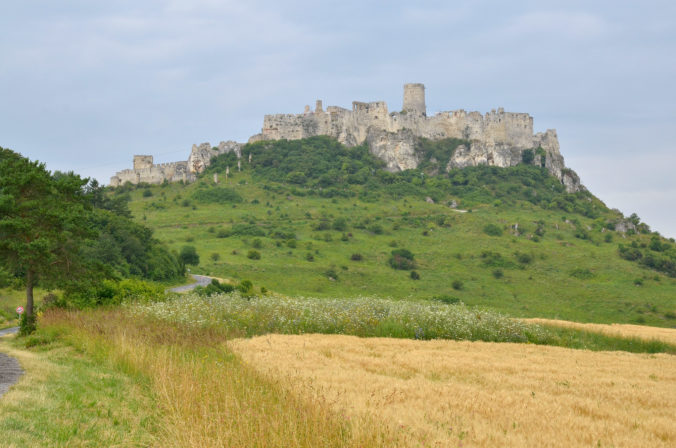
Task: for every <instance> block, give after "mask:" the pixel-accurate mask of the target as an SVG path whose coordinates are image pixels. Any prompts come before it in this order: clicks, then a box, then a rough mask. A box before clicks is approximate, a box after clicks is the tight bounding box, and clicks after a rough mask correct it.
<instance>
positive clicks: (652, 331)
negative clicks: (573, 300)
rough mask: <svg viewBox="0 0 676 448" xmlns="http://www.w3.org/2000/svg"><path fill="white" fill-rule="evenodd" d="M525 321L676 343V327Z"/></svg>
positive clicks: (544, 320)
mask: <svg viewBox="0 0 676 448" xmlns="http://www.w3.org/2000/svg"><path fill="white" fill-rule="evenodd" d="M521 320H523V321H525V322H530V323H533V324H542V325H555V326H559V327H565V328H575V329H578V330H586V331H593V332H598V333H604V334H607V335H610V336H622V337H625V338H640V339H646V340H650V339H657V340H658V341H662V342H666V343H668V344H676V328H659V327H648V326H645V325H631V324H610V325H607V324H582V323H579V322H571V321H567V320H557V319H540V318H534V319H521Z"/></svg>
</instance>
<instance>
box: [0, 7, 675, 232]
mask: <svg viewBox="0 0 676 448" xmlns="http://www.w3.org/2000/svg"><path fill="white" fill-rule="evenodd" d="M675 17H676V4H674V5H672V3H671V2H650V3H649V4H646V5H636V4H634V3H617V2H609V1H607V2H594V3H593V4H590V3H589V2H577V1H568V2H548V3H546V4H545V3H543V2H534V1H528V0H522V1H520V2H509V3H505V2H497V1H484V2H470V1H461V2H444V1H426V2H419V3H414V4H412V3H411V2H404V1H399V0H394V1H389V2H381V1H367V2H357V1H328V2H321V3H317V2H309V1H300V0H298V1H288V2H272V1H265V0H253V1H248V2H234V1H216V0H190V1H188V0H149V1H145V2H134V1H131V0H121V1H117V2H86V1H81V0H66V1H63V2H57V3H54V2H47V3H44V2H41V4H40V5H39V7H38V6H36V4H35V3H33V2H13V3H10V4H9V5H3V11H2V14H0V29H2V32H1V34H0V60H1V61H2V62H1V63H0V99H2V102H3V108H1V109H0V136H1V139H0V140H1V141H0V145H3V146H8V147H12V148H14V149H16V150H18V151H20V152H22V153H24V154H26V155H28V156H30V157H32V158H38V159H40V160H43V161H46V162H47V163H48V166H49V167H50V168H51V169H68V168H70V169H75V170H77V171H80V172H83V173H84V174H86V175H93V176H96V177H98V178H99V179H100V180H102V181H104V182H105V181H107V178H108V177H109V176H110V175H111V174H113V173H114V172H115V171H117V170H119V169H122V168H126V167H128V166H129V164H130V163H131V162H130V161H131V157H132V155H133V154H134V153H149V154H156V155H159V156H158V157H157V159H158V160H160V161H169V160H172V159H177V158H184V157H185V156H186V155H187V152H188V151H189V148H190V145H191V144H192V143H198V142H202V141H211V142H218V141H220V140H226V139H237V140H240V141H242V140H246V139H247V138H248V136H250V135H252V134H254V133H256V132H258V131H259V130H260V126H261V123H262V115H263V114H265V113H272V112H294V111H297V112H299V111H302V107H303V105H305V104H311V103H312V102H313V101H314V99H316V98H322V99H323V100H324V103H325V104H337V105H341V106H347V105H349V104H350V102H351V101H352V100H381V99H382V100H386V101H387V102H388V103H389V104H390V108H391V109H393V110H394V109H396V108H397V107H399V105H400V104H401V85H402V84H403V83H404V82H424V83H425V84H426V85H427V92H428V98H427V103H428V106H429V109H430V110H431V111H438V110H448V109H457V108H464V109H476V110H479V111H482V112H485V111H487V110H490V109H492V108H495V107H498V106H504V107H505V108H506V109H507V110H514V111H518V112H529V113H531V114H532V115H533V116H534V118H535V128H536V130H544V129H546V128H557V129H558V131H559V136H560V138H561V143H562V152H563V154H564V156H566V158H567V160H568V161H569V162H570V165H571V166H572V167H573V168H574V169H577V170H578V171H580V172H581V174H582V178H583V182H586V183H588V184H589V185H590V187H591V188H592V191H593V192H595V193H599V194H600V195H601V196H602V198H603V194H607V195H608V197H611V196H612V195H613V192H615V191H620V190H622V188H623V186H626V185H628V184H626V183H624V184H622V183H620V184H618V183H616V182H615V181H614V178H613V171H615V172H617V171H618V170H621V169H622V167H631V168H629V170H630V171H631V170H634V171H638V172H639V174H638V175H637V176H634V177H636V178H641V179H642V180H641V182H639V183H636V184H632V186H631V191H632V195H631V196H630V195H629V194H624V195H615V196H612V197H613V198H617V199H612V200H613V201H615V200H617V203H613V205H615V206H618V207H620V208H622V209H623V211H625V212H628V213H630V212H633V211H637V212H638V213H639V215H641V216H643V215H644V214H645V213H642V211H641V209H640V208H641V207H647V205H642V204H649V203H650V202H651V200H650V198H652V197H656V196H657V193H656V191H657V192H659V191H672V190H673V186H674V182H673V181H671V180H670V179H669V178H670V176H669V173H668V172H665V171H663V170H658V171H657V172H655V171H652V172H651V170H650V166H651V164H650V163H648V164H644V163H640V160H655V161H656V162H655V163H659V162H658V161H657V160H660V159H659V157H662V155H664V154H669V153H673V143H671V142H673V141H676V135H675V134H676V131H675V130H674V126H673V123H674V122H675V121H676V120H675V119H676V89H674V87H673V79H674V78H676V59H674V58H673V54H676V48H675V47H676V23H675V22H676V19H675ZM618 154H619V155H622V157H621V158H616V156H617V155H618ZM655 154H660V156H654V155H655ZM589 155H593V156H594V157H599V158H600V159H599V160H603V159H604V158H607V160H611V161H612V162H613V163H615V166H616V168H617V169H616V170H613V171H609V170H603V169H601V170H598V169H596V168H594V166H595V164H597V163H600V162H599V161H598V160H597V159H593V160H592V159H590V158H589ZM651 155H652V156H651ZM641 158H643V159H641ZM637 161H639V163H637ZM665 166H666V165H665ZM641 173H642V174H641ZM623 175H624V176H625V177H627V173H625V174H623ZM622 191H624V190H622ZM642 192H643V193H642ZM642 194H643V196H641V195H642ZM630 197H636V198H641V197H643V200H636V201H634V202H631V201H630V199H629V198H630ZM660 197H661V198H662V199H661V200H660V202H661V203H664V202H665V201H666V202H667V203H669V197H664V195H661V196H660ZM622 198H624V199H622ZM674 201H676V199H672V200H671V202H670V203H669V205H670V206H669V207H667V206H664V207H662V210H661V211H647V212H646V213H648V215H646V216H644V218H645V219H646V221H647V222H648V223H651V217H655V218H654V219H655V220H657V216H658V214H660V216H667V215H668V213H669V212H668V211H667V210H668V209H669V208H671V209H674V210H676V203H674ZM623 204H626V207H634V205H633V204H637V206H638V207H639V208H637V209H633V208H632V209H627V210H625V209H624V208H623V207H625V205H623ZM646 210H647V209H646ZM655 210H657V209H655ZM674 213H676V212H674ZM668 216H669V218H668V219H666V220H664V221H662V222H665V223H667V224H664V225H665V227H664V228H663V229H661V228H658V230H661V231H664V232H666V233H671V234H672V235H676V224H669V223H670V222H671V223H674V222H676V214H674V215H668Z"/></svg>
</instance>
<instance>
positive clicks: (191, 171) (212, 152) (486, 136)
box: [110, 84, 581, 191]
mask: <svg viewBox="0 0 676 448" xmlns="http://www.w3.org/2000/svg"><path fill="white" fill-rule="evenodd" d="M317 135H327V136H330V137H333V138H335V139H337V140H338V141H340V142H341V143H343V144H344V145H347V146H355V145H360V144H362V143H367V144H368V146H369V149H370V151H371V152H372V153H373V154H374V155H375V156H377V157H379V158H380V159H382V160H383V161H385V163H386V166H387V169H389V170H390V171H400V170H407V169H413V168H416V167H417V166H418V164H419V162H420V161H419V160H418V155H417V154H416V150H415V146H416V142H417V140H418V139H419V138H420V137H424V138H427V139H430V140H440V139H444V138H457V139H463V140H467V141H468V142H469V143H468V145H462V146H461V147H459V148H458V149H457V150H456V152H455V154H454V155H453V157H452V158H451V160H450V162H449V165H448V167H447V169H453V168H462V167H466V166H475V165H481V164H486V165H494V166H500V167H507V166H513V165H517V164H519V163H521V162H522V154H523V151H524V150H526V149H535V148H542V149H543V150H544V156H540V155H538V156H537V157H536V161H535V162H536V163H539V164H541V165H543V166H545V167H546V168H547V169H548V170H549V172H550V173H551V174H553V175H554V176H556V177H557V178H559V180H561V182H562V183H563V184H564V185H565V186H566V188H567V189H568V190H569V191H577V190H578V189H580V188H581V186H580V184H579V179H578V178H577V176H576V175H574V173H572V174H571V171H570V170H567V169H565V165H564V161H563V157H562V156H561V153H560V151H559V141H558V138H557V135H556V131H555V130H553V129H549V130H547V131H546V132H538V133H536V134H534V133H533V118H532V117H531V116H530V115H529V114H527V113H515V112H505V110H504V109H503V108H499V109H497V110H492V111H490V112H488V113H486V114H481V113H479V112H467V111H465V110H463V109H460V110H453V111H446V112H440V113H438V114H436V115H433V116H431V117H428V116H427V110H426V106H425V86H424V85H423V84H405V85H404V95H403V109H402V111H400V112H397V111H395V112H389V111H388V107H387V103H385V102H384V101H374V102H368V103H366V102H359V101H354V102H353V103H352V109H345V108H342V107H338V106H328V107H327V108H326V111H324V110H323V106H322V102H321V100H317V102H316V104H315V109H314V111H311V110H310V106H305V110H304V112H303V113H302V114H273V115H265V117H264V118H263V128H262V130H261V133H260V134H256V135H254V136H252V137H251V138H250V139H249V142H256V141H261V140H282V139H286V140H298V139H303V138H308V137H313V136H317ZM241 147H242V144H240V143H237V142H232V141H229V142H221V143H220V144H219V145H218V147H216V148H212V147H211V145H210V144H209V143H202V144H201V145H193V147H192V150H191V153H190V156H189V158H188V160H187V161H185V162H175V163H170V164H160V165H155V164H153V158H152V156H141V155H138V156H134V169H132V170H123V171H120V172H119V173H117V174H116V175H115V176H113V177H112V178H111V181H110V184H111V185H112V186H117V185H122V184H124V183H125V182H131V183H133V184H137V183H140V182H148V183H161V182H163V181H164V180H168V181H171V182H175V181H180V180H183V181H186V182H191V181H193V180H194V179H195V178H196V174H197V173H201V172H202V171H204V169H206V167H207V166H208V165H209V163H210V161H211V158H212V157H214V156H217V155H219V154H223V153H227V152H234V153H235V154H237V156H238V157H241ZM542 157H544V162H543V161H542Z"/></svg>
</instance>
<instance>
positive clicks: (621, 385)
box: [229, 335, 676, 447]
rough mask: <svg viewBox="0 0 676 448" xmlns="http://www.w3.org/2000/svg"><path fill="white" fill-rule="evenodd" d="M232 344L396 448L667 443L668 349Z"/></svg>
mask: <svg viewBox="0 0 676 448" xmlns="http://www.w3.org/2000/svg"><path fill="white" fill-rule="evenodd" d="M229 345H230V346H231V347H232V348H233V349H234V350H235V351H236V352H237V353H239V354H240V355H241V357H242V358H243V359H244V360H245V361H246V362H247V363H249V364H251V365H252V366H254V367H255V368H256V369H258V370H259V371H261V372H264V373H266V374H268V375H273V376H275V377H276V378H283V379H285V381H287V382H288V383H287V384H288V386H289V387H290V388H292V389H293V390H301V391H303V392H302V393H305V394H307V395H308V396H311V397H313V398H316V399H319V400H321V401H323V402H325V403H327V404H328V405H329V406H331V407H332V408H333V410H334V411H335V412H338V413H339V415H342V416H344V418H345V419H352V420H353V421H355V422H359V421H362V420H363V419H364V418H366V417H368V418H375V419H376V421H378V422H379V424H380V425H383V426H388V427H389V429H390V430H391V431H392V432H394V433H399V437H398V438H399V440H401V441H402V446H426V447H436V446H439V447H449V446H463V447H467V446H485V447H498V446H499V447H505V446H512V447H521V446H538V447H541V446H562V447H563V446H565V447H569V446H601V447H610V446H614V447H620V446H623V447H662V446H663V447H667V446H670V447H671V446H676V357H675V356H671V355H666V354H658V355H645V354H631V353H626V352H590V351H583V350H571V349H564V348H560V347H549V346H536V345H525V344H508V343H502V344H496V343H484V342H464V341H463V342H458V341H441V340H434V341H413V340H404V339H384V338H369V339H361V338H357V337H353V336H342V335H300V336H298V335H292V336H289V335H267V336H260V337H256V338H253V339H238V340H235V341H231V342H229Z"/></svg>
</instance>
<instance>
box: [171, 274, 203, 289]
mask: <svg viewBox="0 0 676 448" xmlns="http://www.w3.org/2000/svg"><path fill="white" fill-rule="evenodd" d="M191 276H192V278H193V279H194V280H195V283H192V284H190V285H184V286H177V287H175V288H171V289H170V290H169V291H171V292H186V291H192V290H193V289H195V288H197V287H198V286H207V285H208V284H209V283H211V277H207V276H206V275H195V274H191Z"/></svg>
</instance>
